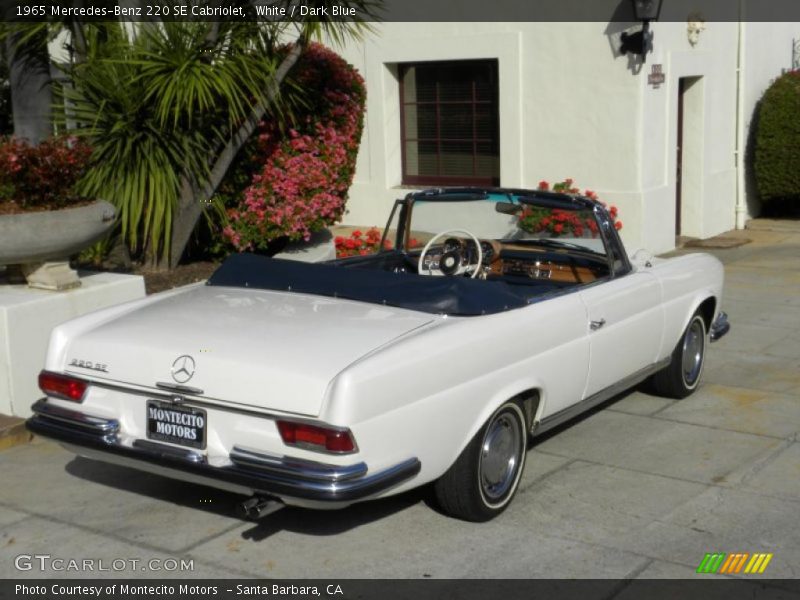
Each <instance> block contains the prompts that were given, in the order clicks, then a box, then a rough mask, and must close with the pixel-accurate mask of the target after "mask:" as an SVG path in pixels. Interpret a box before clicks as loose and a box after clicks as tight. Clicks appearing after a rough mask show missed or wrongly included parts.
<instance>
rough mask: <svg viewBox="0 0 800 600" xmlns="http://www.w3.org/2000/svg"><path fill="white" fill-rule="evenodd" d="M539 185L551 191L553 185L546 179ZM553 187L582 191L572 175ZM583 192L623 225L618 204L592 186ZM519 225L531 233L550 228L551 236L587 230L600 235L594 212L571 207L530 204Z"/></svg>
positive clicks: (576, 234)
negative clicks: (575, 209) (607, 199)
mask: <svg viewBox="0 0 800 600" xmlns="http://www.w3.org/2000/svg"><path fill="white" fill-rule="evenodd" d="M536 189H538V190H542V191H550V189H551V186H550V184H549V183H548V182H547V181H540V182H539V185H538V187H537V188H536ZM552 191H554V192H558V193H562V194H580V193H581V191H580V188H577V187H575V186H574V185H573V181H572V179H565V180H564V181H560V182H558V183H556V184H553V186H552ZM583 195H584V196H586V197H587V198H589V199H591V200H594V201H595V202H599V203H600V204H602V205H603V206H604V207H605V208H606V209H607V210H608V214H609V216H610V217H611V221H612V223H614V228H615V229H617V230H620V229H622V221H619V220H617V213H618V210H617V207H616V206H614V205H613V204H612V205H611V206H608V204H606V203H605V202H603V201H602V200H600V199H599V198H598V197H597V193H595V192H593V191H592V190H584V191H583ZM518 226H519V228H520V229H522V230H523V231H527V232H529V233H541V232H547V233H549V234H550V235H552V236H559V235H569V236H574V237H583V235H584V233H585V232H586V231H587V230H588V232H589V233H591V236H592V237H597V235H598V230H597V223H595V220H594V217H593V216H591V215H584V214H583V213H580V212H575V211H570V210H559V209H552V210H551V209H543V208H537V207H531V206H528V207H526V208H525V209H524V210H523V211H522V212H521V213H520V215H519V221H518Z"/></svg>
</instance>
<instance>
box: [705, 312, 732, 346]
mask: <svg viewBox="0 0 800 600" xmlns="http://www.w3.org/2000/svg"><path fill="white" fill-rule="evenodd" d="M730 330H731V324H730V323H729V322H728V315H727V313H724V312H722V311H719V314H718V315H717V318H716V319H714V322H713V323H712V324H711V332H710V338H711V341H712V342H716V341H717V340H718V339H720V338H721V337H723V336H724V335H725V334H726V333H728V332H729V331H730Z"/></svg>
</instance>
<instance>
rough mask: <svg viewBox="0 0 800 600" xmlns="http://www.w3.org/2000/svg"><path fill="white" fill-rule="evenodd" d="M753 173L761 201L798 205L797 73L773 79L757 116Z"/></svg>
mask: <svg viewBox="0 0 800 600" xmlns="http://www.w3.org/2000/svg"><path fill="white" fill-rule="evenodd" d="M756 118H757V122H758V125H757V130H756V134H755V152H754V157H753V158H754V160H753V170H754V173H755V181H756V188H757V190H758V195H759V198H760V199H761V200H762V201H763V202H767V203H776V202H781V201H789V202H791V203H793V204H794V203H798V202H800V71H792V72H789V73H786V74H784V75H782V76H781V77H779V78H778V79H776V80H775V81H774V82H773V84H772V85H771V86H770V87H769V88H768V89H767V91H766V92H765V93H764V96H763V98H762V99H761V105H760V107H759V109H758V112H757V115H756Z"/></svg>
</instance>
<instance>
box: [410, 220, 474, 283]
mask: <svg viewBox="0 0 800 600" xmlns="http://www.w3.org/2000/svg"><path fill="white" fill-rule="evenodd" d="M454 233H458V234H461V235H465V236H467V237H468V238H470V240H471V241H472V242H473V243H474V244H475V247H476V248H477V249H478V262H477V263H475V264H472V263H469V264H466V265H462V264H461V262H462V260H463V256H462V255H461V249H460V248H459V249H457V250H448V251H447V252H442V255H441V257H440V258H439V261H438V263H437V264H436V266H435V267H434V266H433V265H432V264H431V261H430V260H429V261H428V266H427V267H426V266H425V258H426V255H427V254H428V252H429V251H430V249H431V247H432V246H433V245H434V244H435V243H436V241H437V240H438V239H440V238H442V237H444V236H446V235H450V234H454ZM482 263H483V248H481V242H480V240H478V238H477V237H475V235H474V234H472V233H470V232H469V231H467V230H466V229H445V230H444V231H442V232H441V233H437V234H436V235H435V236H433V237H432V238H431V239H430V240H429V241H428V243H427V244H425V247H424V248H423V249H422V253H421V254H420V255H419V263H418V264H417V273H419V274H420V275H445V276H448V275H449V276H452V275H462V274H464V273H469V272H470V270H472V275H470V277H472V278H473V279H474V278H475V277H476V276H477V275H478V273H479V272H480V266H481V264H482Z"/></svg>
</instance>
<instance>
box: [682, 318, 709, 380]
mask: <svg viewBox="0 0 800 600" xmlns="http://www.w3.org/2000/svg"><path fill="white" fill-rule="evenodd" d="M705 342H706V340H705V335H704V333H703V326H702V324H701V323H700V321H699V320H697V319H695V320H694V321H692V324H691V325H690V326H689V329H688V330H687V331H686V335H685V336H683V381H684V383H686V385H688V386H692V385H694V384H695V383H696V382H697V378H698V377H700V369H701V368H702V367H703V351H704V349H705Z"/></svg>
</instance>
